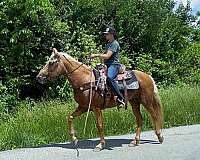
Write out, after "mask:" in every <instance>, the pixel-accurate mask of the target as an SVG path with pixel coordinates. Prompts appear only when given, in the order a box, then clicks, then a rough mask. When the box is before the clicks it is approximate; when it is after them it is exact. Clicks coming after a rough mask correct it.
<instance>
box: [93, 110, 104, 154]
mask: <svg viewBox="0 0 200 160" xmlns="http://www.w3.org/2000/svg"><path fill="white" fill-rule="evenodd" d="M93 112H94V114H95V117H96V126H97V129H98V132H99V136H100V143H99V144H98V145H97V146H96V147H95V149H94V151H97V152H98V151H101V150H102V149H104V147H105V139H104V128H103V115H102V111H101V109H100V108H95V109H93Z"/></svg>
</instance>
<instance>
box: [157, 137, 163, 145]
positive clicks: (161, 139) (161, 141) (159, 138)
mask: <svg viewBox="0 0 200 160" xmlns="http://www.w3.org/2000/svg"><path fill="white" fill-rule="evenodd" d="M158 140H159V142H160V144H162V143H163V142H164V137H163V136H159V137H158Z"/></svg>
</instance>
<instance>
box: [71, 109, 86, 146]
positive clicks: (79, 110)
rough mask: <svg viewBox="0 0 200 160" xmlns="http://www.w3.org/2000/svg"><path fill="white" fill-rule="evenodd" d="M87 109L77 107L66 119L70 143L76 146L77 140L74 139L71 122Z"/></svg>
mask: <svg viewBox="0 0 200 160" xmlns="http://www.w3.org/2000/svg"><path fill="white" fill-rule="evenodd" d="M86 111H87V109H86V108H84V107H81V106H79V107H78V108H77V109H76V110H75V111H74V112H73V113H72V114H71V115H70V116H68V117H67V122H68V127H69V134H70V135H71V137H72V141H73V142H74V144H75V145H76V144H77V142H78V139H77V138H76V134H75V130H74V125H73V120H74V118H75V117H78V116H80V115H81V114H82V113H84V112H86Z"/></svg>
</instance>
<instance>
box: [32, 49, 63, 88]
mask: <svg viewBox="0 0 200 160" xmlns="http://www.w3.org/2000/svg"><path fill="white" fill-rule="evenodd" d="M61 61H62V60H61V55H60V54H59V53H58V51H57V50H56V49H55V48H54V49H53V53H52V55H51V57H50V58H49V60H48V61H47V62H46V64H45V65H44V67H43V68H42V69H41V70H40V72H39V74H38V75H37V77H36V78H37V80H38V82H39V83H42V84H43V83H46V82H47V81H48V80H53V79H55V78H56V77H58V76H59V75H61V74H63V63H62V62H61Z"/></svg>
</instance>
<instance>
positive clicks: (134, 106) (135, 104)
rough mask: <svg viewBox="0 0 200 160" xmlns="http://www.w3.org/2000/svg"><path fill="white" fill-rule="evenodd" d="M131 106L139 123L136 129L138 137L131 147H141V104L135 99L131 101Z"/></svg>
mask: <svg viewBox="0 0 200 160" xmlns="http://www.w3.org/2000/svg"><path fill="white" fill-rule="evenodd" d="M130 104H131V106H132V111H133V113H134V115H135V117H136V123H137V128H136V136H135V139H134V140H133V141H132V142H131V143H130V145H129V146H136V145H139V143H140V134H141V131H142V121H143V118H142V114H141V112H140V102H139V101H138V100H137V99H133V100H131V101H130Z"/></svg>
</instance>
